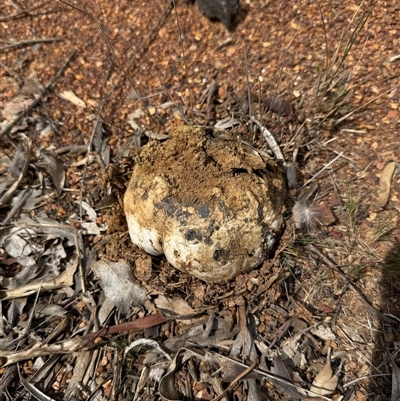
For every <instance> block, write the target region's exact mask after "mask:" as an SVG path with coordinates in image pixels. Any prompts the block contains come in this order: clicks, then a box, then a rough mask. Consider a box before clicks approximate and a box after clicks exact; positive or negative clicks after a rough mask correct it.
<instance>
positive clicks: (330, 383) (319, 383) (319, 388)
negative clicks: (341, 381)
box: [310, 362, 338, 395]
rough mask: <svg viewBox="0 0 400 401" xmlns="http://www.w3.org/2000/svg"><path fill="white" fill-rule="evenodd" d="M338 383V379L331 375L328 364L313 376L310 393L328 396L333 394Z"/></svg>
mask: <svg viewBox="0 0 400 401" xmlns="http://www.w3.org/2000/svg"><path fill="white" fill-rule="evenodd" d="M337 383H338V377H337V376H336V375H335V374H333V371H332V368H331V364H330V363H329V362H328V363H327V364H326V365H325V366H324V367H323V368H322V369H321V371H320V372H319V373H318V374H317V376H315V379H314V381H313V384H312V386H311V389H310V391H312V392H314V393H315V395H328V394H331V393H333V391H334V390H335V388H336V386H337Z"/></svg>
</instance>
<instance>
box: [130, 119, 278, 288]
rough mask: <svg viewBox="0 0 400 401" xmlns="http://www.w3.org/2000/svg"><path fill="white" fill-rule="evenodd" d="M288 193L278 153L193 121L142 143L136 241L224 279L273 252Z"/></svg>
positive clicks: (134, 207) (212, 278)
mask: <svg viewBox="0 0 400 401" xmlns="http://www.w3.org/2000/svg"><path fill="white" fill-rule="evenodd" d="M285 198H286V184H285V178H284V174H283V170H282V168H281V167H280V166H279V165H278V164H276V163H275V162H274V161H272V160H270V159H268V158H265V157H262V156H261V155H260V154H259V153H258V152H256V151H255V150H254V149H253V148H251V147H250V146H247V145H244V144H243V142H241V141H240V140H239V139H236V138H233V137H226V135H225V136H224V135H222V134H220V133H218V132H213V131H212V130H210V129H204V128H198V127H190V126H188V127H175V128H172V129H171V131H170V135H169V138H168V139H166V140H165V141H163V142H156V141H153V142H150V143H149V144H147V145H146V146H144V147H143V148H141V149H140V151H139V155H138V158H137V162H136V163H135V166H134V168H133V173H132V178H131V180H130V182H129V185H128V188H127V190H126V193H125V197H124V209H125V214H126V218H127V223H128V228H129V234H130V237H131V240H132V242H133V243H134V244H136V245H137V246H139V247H140V248H142V249H144V250H145V251H146V252H148V253H149V254H151V255H155V256H157V255H162V254H165V257H166V258H167V260H168V262H169V263H170V264H171V265H173V266H174V267H175V268H177V269H179V270H181V271H185V272H188V273H190V274H192V275H194V276H196V277H198V278H199V279H201V280H204V281H206V282H222V281H226V280H229V279H231V278H233V277H235V276H236V275H238V274H239V273H241V272H244V271H247V270H250V269H252V268H254V267H256V266H257V265H259V264H260V263H261V262H262V261H263V260H264V259H265V258H268V257H270V256H271V255H272V253H273V251H274V249H275V248H276V245H277V243H278V241H279V239H280V236H281V234H282V231H283V229H284V219H283V216H282V212H283V210H284V204H285Z"/></svg>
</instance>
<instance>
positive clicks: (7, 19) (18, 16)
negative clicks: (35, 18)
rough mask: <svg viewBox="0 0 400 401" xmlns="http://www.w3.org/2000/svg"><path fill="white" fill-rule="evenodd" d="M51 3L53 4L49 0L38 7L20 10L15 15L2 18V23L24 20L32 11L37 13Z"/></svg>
mask: <svg viewBox="0 0 400 401" xmlns="http://www.w3.org/2000/svg"><path fill="white" fill-rule="evenodd" d="M50 2H51V0H47V1H45V2H44V3H41V4H38V5H37V6H34V7H31V8H26V9H23V10H20V11H18V12H17V13H15V14H10V15H6V16H5V17H0V22H3V21H10V20H12V19H14V18H22V17H23V16H24V15H26V14H29V13H31V12H32V11H36V10H38V9H39V8H42V7H43V6H45V5H46V4H49V3H50Z"/></svg>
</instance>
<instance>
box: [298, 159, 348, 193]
mask: <svg viewBox="0 0 400 401" xmlns="http://www.w3.org/2000/svg"><path fill="white" fill-rule="evenodd" d="M342 156H343V153H342V152H340V153H339V154H338V155H337V156H336V157H335V158H334V159H333V160H331V161H330V162H329V163H328V164H326V165H325V166H324V167H323V168H322V169H321V170H319V171H318V173H317V174H315V175H314V176H313V177H311V178H310V179H309V180H308V181H307V182H306V183H305V184H303V185H302V188H303V187H305V186H307V185H308V184H309V183H310V182H312V181H314V180H315V179H316V178H317V177H318V176H319V175H320V174H321V173H322V172H323V171H325V170H326V169H327V168H329V167H330V166H331V165H332V164H333V163H335V161H336V160H337V159H339V157H342Z"/></svg>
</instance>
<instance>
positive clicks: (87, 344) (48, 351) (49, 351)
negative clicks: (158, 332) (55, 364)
mask: <svg viewBox="0 0 400 401" xmlns="http://www.w3.org/2000/svg"><path fill="white" fill-rule="evenodd" d="M165 322H166V319H165V318H164V317H163V316H162V315H161V314H159V313H156V314H154V315H149V316H146V317H144V318H140V319H136V320H134V321H132V322H128V323H123V324H118V325H116V326H111V327H108V328H105V329H103V330H100V331H98V332H95V333H90V334H87V335H84V336H81V337H74V338H68V339H67V340H63V341H59V342H56V343H54V344H46V342H38V343H35V344H34V345H33V346H32V347H31V348H29V349H26V350H22V351H10V350H2V349H0V366H1V367H6V366H9V365H13V364H15V363H18V362H21V361H24V360H26V359H32V358H37V357H40V356H46V355H55V354H69V353H72V352H80V351H83V350H87V349H89V348H92V347H94V346H96V345H97V344H98V343H99V342H95V341H93V339H94V338H96V337H100V336H105V335H108V334H113V333H123V332H127V331H134V332H139V331H142V330H144V329H145V328H148V327H153V326H157V325H159V324H162V323H165Z"/></svg>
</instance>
